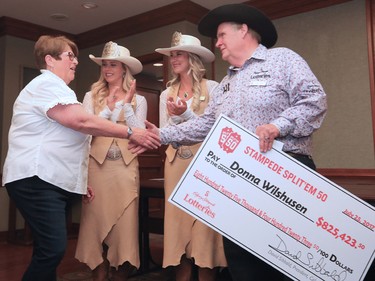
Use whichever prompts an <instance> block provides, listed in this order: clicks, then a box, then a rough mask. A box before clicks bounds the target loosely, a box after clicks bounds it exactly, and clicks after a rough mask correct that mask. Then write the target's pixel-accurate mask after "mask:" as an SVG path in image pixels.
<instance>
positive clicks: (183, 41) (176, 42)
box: [155, 31, 215, 62]
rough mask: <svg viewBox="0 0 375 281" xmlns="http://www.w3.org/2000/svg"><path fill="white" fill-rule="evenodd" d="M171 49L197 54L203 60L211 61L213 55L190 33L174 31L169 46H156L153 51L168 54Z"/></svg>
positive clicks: (213, 57) (213, 58)
mask: <svg viewBox="0 0 375 281" xmlns="http://www.w3.org/2000/svg"><path fill="white" fill-rule="evenodd" d="M172 51H186V52H189V53H193V54H196V55H198V56H199V57H200V58H201V60H202V61H203V62H213V61H214V60H215V55H214V54H213V53H212V52H211V51H210V50H209V49H207V48H205V47H203V46H202V45H201V41H200V40H199V39H198V38H196V37H194V36H191V35H185V34H181V33H180V32H177V31H176V32H175V33H174V34H173V36H172V42H171V47H170V48H157V49H156V50H155V52H158V53H160V54H163V55H166V56H170V55H171V52H172Z"/></svg>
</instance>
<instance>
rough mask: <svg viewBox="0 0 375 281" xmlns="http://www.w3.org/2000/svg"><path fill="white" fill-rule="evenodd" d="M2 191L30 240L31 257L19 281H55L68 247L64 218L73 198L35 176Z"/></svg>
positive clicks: (18, 181)
mask: <svg viewBox="0 0 375 281" xmlns="http://www.w3.org/2000/svg"><path fill="white" fill-rule="evenodd" d="M5 187H6V189H7V191H8V194H9V197H10V198H11V199H12V200H13V201H14V203H15V204H16V206H17V208H18V210H19V211H20V212H21V214H22V215H23V217H24V219H25V221H26V222H27V223H28V225H29V226H30V228H31V233H32V236H33V254H32V258H31V262H30V264H29V266H28V268H27V270H26V272H25V273H24V275H23V278H22V281H37V280H38V281H41V280H43V281H56V268H57V266H58V265H59V263H60V261H61V260H62V258H63V256H64V253H65V249H66V245H67V232H66V214H67V210H68V206H69V203H70V202H71V199H72V198H74V196H76V195H73V194H72V193H70V192H67V191H65V190H63V189H60V188H58V187H56V186H54V185H52V184H50V183H47V182H45V181H43V180H41V179H39V178H38V177H36V176H34V177H31V178H25V179H22V180H17V181H14V182H11V183H7V184H6V185H5Z"/></svg>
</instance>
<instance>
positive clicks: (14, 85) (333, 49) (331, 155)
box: [0, 0, 375, 231]
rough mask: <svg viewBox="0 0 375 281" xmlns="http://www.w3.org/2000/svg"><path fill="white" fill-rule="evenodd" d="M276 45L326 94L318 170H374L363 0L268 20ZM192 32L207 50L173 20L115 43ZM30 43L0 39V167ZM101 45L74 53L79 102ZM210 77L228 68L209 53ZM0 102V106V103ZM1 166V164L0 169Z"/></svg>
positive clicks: (130, 44) (1, 206)
mask: <svg viewBox="0 0 375 281" xmlns="http://www.w3.org/2000/svg"><path fill="white" fill-rule="evenodd" d="M274 23H275V25H276V27H277V29H278V33H279V40H278V43H277V46H276V47H279V46H280V47H281V46H282V47H288V48H291V49H292V50H294V51H296V52H297V53H299V54H300V55H301V56H302V57H303V58H304V59H305V60H306V61H307V62H308V63H309V65H310V66H311V68H312V70H313V71H314V73H315V74H316V76H317V77H318V78H319V80H320V81H321V83H322V85H323V87H324V89H325V90H326V93H327V95H328V102H329V110H328V114H327V118H326V120H325V122H324V124H323V127H322V128H321V129H320V130H319V131H318V132H317V133H316V134H315V136H314V158H315V160H316V162H317V166H318V167H319V168H353V169H374V168H375V160H374V147H373V144H374V140H373V137H372V123H371V103H370V89H369V72H368V69H369V68H368V56H367V41H366V25H365V0H354V1H350V2H347V3H344V4H340V5H335V6H332V7H329V8H325V9H320V10H315V11H312V12H308V13H303V14H300V15H297V16H292V17H286V18H282V19H278V20H276V21H274ZM175 30H178V31H181V32H182V33H187V34H192V35H195V36H197V37H199V38H200V39H201V40H202V43H203V45H205V46H206V47H209V46H210V44H211V43H210V42H211V41H210V39H209V38H206V37H202V36H200V35H199V34H198V32H197V29H196V26H195V25H193V24H191V23H188V22H180V23H176V24H174V25H171V26H167V27H163V28H158V29H154V30H151V31H148V32H144V33H142V34H138V35H134V36H130V37H128V38H124V39H121V40H114V41H115V42H117V43H119V44H120V45H124V46H126V47H127V48H129V50H130V51H131V54H132V55H133V56H141V55H145V54H149V53H153V52H154V49H155V48H158V47H167V46H169V44H170V40H171V35H172V33H173V32H174V31H175ZM33 44H34V42H31V41H28V40H23V39H18V38H14V37H11V36H5V37H1V38H0V51H3V50H4V54H5V61H4V62H3V61H2V58H3V57H2V55H1V54H3V52H1V53H0V70H1V69H2V68H4V69H5V70H6V71H4V73H2V74H1V76H3V77H4V84H3V85H2V83H1V79H2V78H1V77H0V94H2V95H1V97H2V102H3V103H4V107H3V110H2V115H1V116H2V120H1V124H2V130H1V133H2V147H1V163H3V161H4V158H5V154H6V138H7V133H8V129H9V124H10V119H11V108H12V104H13V102H14V100H15V98H16V96H17V95H18V92H19V90H20V79H21V77H20V68H21V66H22V65H25V66H33V65H34V61H33V60H34V59H33V55H32V49H33ZM103 45H104V44H102V45H100V46H96V47H92V48H87V49H84V50H80V55H79V62H80V64H79V68H78V71H77V77H76V80H75V81H74V83H75V84H72V85H70V86H71V87H72V88H73V89H74V90H75V91H76V93H77V95H78V98H79V100H82V98H83V95H84V93H85V92H86V91H87V90H89V87H90V85H91V83H92V82H93V81H95V80H96V79H97V77H98V71H99V67H97V66H96V65H95V64H94V63H93V62H92V61H91V60H90V59H89V58H88V54H90V53H92V54H94V55H96V56H98V55H101V52H102V48H103ZM216 57H217V60H216V69H215V73H216V80H218V81H220V80H221V79H222V78H223V76H224V75H225V73H226V68H227V63H225V62H223V61H222V60H221V59H220V54H219V53H216ZM0 104H1V102H0ZM1 167H2V166H1ZM77 219H78V218H77ZM7 223H8V197H7V194H6V192H5V190H4V189H0V231H4V230H6V229H7Z"/></svg>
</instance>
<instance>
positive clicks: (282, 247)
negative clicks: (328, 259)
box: [269, 234, 347, 281]
mask: <svg viewBox="0 0 375 281" xmlns="http://www.w3.org/2000/svg"><path fill="white" fill-rule="evenodd" d="M276 236H277V237H278V238H279V243H278V245H277V246H272V245H269V247H270V248H272V249H273V250H275V251H277V252H278V253H280V254H282V255H283V256H285V257H287V258H289V259H290V260H292V261H294V262H295V263H297V264H298V265H299V266H301V267H302V268H304V269H307V270H308V271H310V270H312V271H315V272H316V273H318V274H320V275H324V276H328V277H330V278H332V279H333V280H335V281H343V280H345V279H346V277H347V271H346V270H343V271H341V272H338V271H337V270H333V271H332V272H330V271H328V270H326V269H325V266H326V263H325V261H324V258H323V257H320V259H319V260H318V258H319V257H318V258H315V256H314V255H313V254H312V253H310V252H309V253H303V252H302V251H297V252H296V253H293V252H290V251H289V250H288V245H287V244H286V242H285V241H284V240H283V239H282V238H281V237H280V236H279V235H277V234H276Z"/></svg>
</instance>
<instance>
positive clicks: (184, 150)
mask: <svg viewBox="0 0 375 281" xmlns="http://www.w3.org/2000/svg"><path fill="white" fill-rule="evenodd" d="M177 157H178V158H181V159H189V158H191V157H193V152H192V151H191V150H190V148H189V147H188V146H180V147H179V148H178V149H177Z"/></svg>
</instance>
